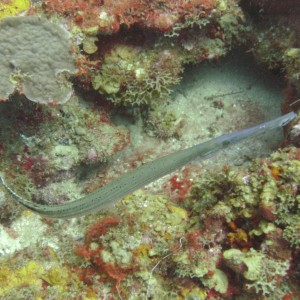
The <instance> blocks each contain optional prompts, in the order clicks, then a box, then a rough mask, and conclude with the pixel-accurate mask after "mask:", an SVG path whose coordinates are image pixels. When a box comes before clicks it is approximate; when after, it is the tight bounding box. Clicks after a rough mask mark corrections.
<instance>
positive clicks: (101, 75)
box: [0, 0, 300, 300]
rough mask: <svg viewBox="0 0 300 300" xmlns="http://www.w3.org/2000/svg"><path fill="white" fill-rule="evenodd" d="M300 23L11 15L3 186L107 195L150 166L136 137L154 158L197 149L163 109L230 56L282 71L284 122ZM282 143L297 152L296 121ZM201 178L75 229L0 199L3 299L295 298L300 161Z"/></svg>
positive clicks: (185, 16) (269, 162) (58, 5)
mask: <svg viewBox="0 0 300 300" xmlns="http://www.w3.org/2000/svg"><path fill="white" fill-rule="evenodd" d="M299 11H300V8H299V4H298V3H297V0H288V1H286V2H282V1H279V0H249V1H246V0H245V1H243V0H242V1H239V0H178V1H173V0H164V1H158V0H154V1H147V0H123V1H115V0H44V1H31V3H30V2H29V1H19V0H7V1H2V3H1V4H0V19H1V20H0V36H1V37H2V38H0V40H1V41H2V42H3V45H2V44H1V49H0V54H1V55H0V67H1V68H0V173H1V175H3V174H2V173H4V175H5V180H6V182H7V183H8V185H9V186H10V187H11V189H12V190H13V191H15V192H16V193H18V194H20V195H21V196H22V197H24V198H26V199H27V198H28V199H30V201H33V202H37V203H42V204H46V205H55V204H61V203H64V202H66V201H72V200H74V199H77V198H80V197H82V196H84V195H86V194H87V193H90V192H93V191H95V190H97V189H99V188H100V187H102V186H103V185H105V184H106V183H108V182H110V181H111V180H113V179H115V178H117V177H118V176H119V174H120V173H122V172H127V171H128V170H132V169H133V168H134V167H135V166H136V165H141V164H143V163H144V161H147V160H150V159H151V158H152V157H153V155H152V154H153V151H152V150H151V151H152V152H151V151H149V150H147V151H148V152H147V153H146V151H145V153H144V149H139V150H138V151H137V150H133V152H132V153H130V149H129V156H130V155H131V156H130V159H128V160H126V161H125V162H124V158H122V154H123V153H122V154H121V155H120V156H117V154H119V152H120V151H121V150H123V149H125V148H126V146H129V145H130V146H131V140H132V141H133V143H134V142H135V141H136V140H137V139H138V138H137V137H135V136H130V134H131V131H130V129H133V130H132V132H136V131H141V132H142V135H143V134H146V133H147V134H149V135H150V136H151V135H152V137H151V138H149V137H147V138H148V139H150V141H151V143H152V148H153V147H155V146H156V145H160V146H161V144H163V145H164V146H163V147H164V148H168V147H169V144H168V142H169V140H170V139H174V140H175V141H177V140H176V139H178V140H180V139H182V137H183V136H184V135H187V133H186V132H183V130H181V129H182V124H183V123H184V120H183V119H182V116H181V117H180V118H179V117H177V116H176V113H175V112H173V111H171V109H168V106H167V104H168V102H169V101H170V99H171V95H172V91H173V88H174V86H176V85H177V84H178V83H179V82H180V80H181V77H182V76H183V71H184V69H185V67H186V66H187V65H191V64H197V63H200V62H205V61H209V62H210V61H217V60H218V59H219V58H220V57H223V56H225V55H226V54H227V53H229V52H230V50H231V49H232V48H234V47H235V46H242V47H244V48H245V49H247V51H248V52H251V53H253V56H254V57H255V59H256V60H257V61H259V62H261V63H263V64H265V65H266V66H267V67H268V68H269V69H271V70H275V71H277V72H279V73H281V74H282V75H283V76H284V77H285V79H286V81H287V84H286V88H285V90H284V97H285V99H284V101H283V103H282V110H283V111H284V112H286V111H291V110H294V111H297V109H298V110H299V109H300V102H299V100H298V99H299V95H300V75H299V68H300V41H299V28H300V23H299V22H300V21H299V13H300V12H299ZM21 15H22V16H21ZM12 16H14V17H12ZM216 103H217V102H216ZM215 105H218V103H217V104H215ZM223 106H224V103H223V101H221V102H220V103H219V108H220V109H221V108H223ZM124 115H125V116H126V122H123V123H122V122H119V123H117V122H115V123H114V121H115V120H118V121H120V119H121V120H123V119H122V118H124ZM111 116H114V118H112V117H111ZM187 117H188V116H187ZM118 118H119V119H118ZM221 120H222V119H221ZM220 122H221V121H220ZM119 124H126V125H128V124H130V125H129V126H128V127H126V126H125V125H119ZM140 124H142V125H140ZM139 126H140V127H139ZM143 126H144V127H145V128H144V127H143ZM129 128H130V129H129ZM199 132H200V131H199ZM285 134H286V135H285V136H286V145H289V144H293V145H294V146H297V147H299V145H300V141H299V136H300V124H299V121H298V123H297V121H296V123H295V124H292V125H291V126H290V128H287V129H286V130H285ZM200 135H201V134H200V133H199V136H200ZM197 138H198V137H197ZM159 139H162V140H163V141H161V140H160V141H159ZM145 140H146V139H145ZM197 142H199V141H197ZM159 143H161V144H159ZM178 147H179V146H178ZM178 147H177V148H176V149H178ZM129 148H130V147H129ZM158 148H159V147H158ZM170 149H171V147H170ZM134 151H135V152H134ZM148 153H149V157H147V154H148ZM122 159H123V160H122ZM193 168H195V169H196V168H198V169H197V171H195V170H194V169H193ZM193 168H192V167H191V168H187V169H186V170H185V171H182V172H179V173H177V174H175V175H171V176H170V178H169V179H168V178H167V179H164V184H161V186H160V187H159V188H157V186H155V187H153V186H151V187H148V188H147V191H145V190H139V191H136V192H135V193H133V194H131V195H129V196H127V197H125V198H124V199H120V201H119V202H118V203H117V205H116V209H115V210H114V212H111V211H110V212H99V213H97V214H91V215H88V216H85V217H82V218H76V219H75V218H74V219H72V220H49V219H44V218H41V217H40V216H38V215H35V214H33V213H32V212H29V211H27V210H24V209H23V208H21V207H20V206H19V205H18V204H17V203H15V202H13V201H12V199H11V198H10V196H9V195H8V193H7V191H6V190H5V189H4V188H3V187H2V186H0V206H1V210H0V298H1V299H84V300H88V299H90V300H96V299H97V300H98V299H129V300H135V299H159V300H161V299H166V300H169V299H176V300H192V299H193V300H194V299H201V300H205V299H212V300H213V299H271V300H272V299H274V300H277V299H284V300H294V299H299V297H300V290H299V272H300V265H299V253H300V221H299V220H300V217H299V213H300V211H299V210H300V150H299V148H296V147H292V146H291V145H289V147H287V148H285V149H283V150H281V151H277V152H274V153H273V154H272V155H271V156H270V157H269V158H264V159H260V160H256V161H254V162H252V163H249V164H248V165H247V166H241V167H234V168H229V167H224V169H222V170H220V171H213V170H212V171H211V173H209V174H202V175H199V173H201V172H202V170H200V171H199V169H200V168H199V167H193ZM202 173H204V172H202ZM187 174H192V175H189V176H188V175H187ZM157 185H158V183H157ZM152 188H153V189H155V190H156V191H157V190H159V192H160V193H158V192H156V193H154V192H153V191H152V190H151V189H152Z"/></svg>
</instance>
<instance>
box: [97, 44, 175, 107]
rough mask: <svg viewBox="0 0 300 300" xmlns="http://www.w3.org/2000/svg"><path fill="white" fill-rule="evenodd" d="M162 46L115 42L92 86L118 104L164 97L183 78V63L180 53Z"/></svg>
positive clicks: (144, 101) (149, 100) (145, 102)
mask: <svg viewBox="0 0 300 300" xmlns="http://www.w3.org/2000/svg"><path fill="white" fill-rule="evenodd" d="M160 50H161V49H160ZM160 50H159V49H155V50H154V49H144V50H141V49H139V48H138V47H133V46H130V45H122V44H120V45H115V46H114V48H113V49H112V50H111V51H110V53H106V55H105V57H104V61H103V64H102V66H101V69H100V72H99V74H97V75H96V76H95V77H94V79H93V87H94V88H95V89H96V90H99V92H100V93H103V94H106V95H108V99H110V100H111V101H112V102H114V103H116V104H123V105H128V106H132V105H142V104H147V105H150V106H151V105H156V104H157V102H159V101H165V100H166V99H168V97H169V94H170V92H171V86H172V85H175V84H176V83H178V82H179V80H180V77H179V74H180V71H181V64H180V59H179V56H178V53H176V52H175V51H168V50H166V51H163V50H162V52H161V51H160Z"/></svg>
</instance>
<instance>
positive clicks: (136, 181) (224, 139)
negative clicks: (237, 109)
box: [0, 112, 297, 218]
mask: <svg viewBox="0 0 300 300" xmlns="http://www.w3.org/2000/svg"><path fill="white" fill-rule="evenodd" d="M295 117H297V115H296V114H295V113H294V112H291V113H288V114H286V115H283V116H281V117H278V118H276V119H273V120H271V121H268V122H265V123H262V124H259V125H256V126H254V127H250V128H247V129H244V130H241V131H236V132H233V133H229V134H225V135H221V136H219V137H217V138H214V139H212V140H209V141H207V142H204V143H201V144H197V145H195V146H192V147H190V148H187V149H184V150H180V151H177V152H174V153H171V154H169V155H166V156H164V157H161V158H158V159H156V160H154V161H152V162H149V163H147V164H144V165H143V166H141V167H139V168H137V169H136V170H134V171H131V172H127V173H125V174H124V175H122V176H120V177H119V178H118V179H116V180H114V181H112V182H110V183H109V184H107V185H106V186H104V187H102V188H100V189H99V190H96V191H94V192H92V193H90V194H88V195H86V196H84V197H82V198H80V199H77V200H74V201H70V202H66V203H63V204H57V205H45V204H37V203H33V202H32V201H28V200H26V199H24V198H22V197H21V196H19V195H18V194H16V193H15V192H14V191H13V190H12V189H11V188H10V187H9V186H8V185H7V184H6V183H5V181H4V179H3V177H0V180H1V182H2V184H3V185H4V186H5V187H6V189H7V190H8V191H9V192H10V193H11V194H12V196H14V198H15V199H16V200H17V201H18V202H19V203H21V204H22V205H24V206H25V207H26V208H28V209H30V210H32V211H34V212H36V213H38V214H41V215H43V216H45V217H49V218H72V217H77V216H81V215H85V214H87V213H91V212H95V211H98V210H100V209H103V208H106V207H107V206H109V205H111V204H113V203H115V202H116V201H117V200H119V199H121V198H122V197H124V196H126V195H128V194H130V193H131V192H133V191H135V190H137V189H139V188H141V187H144V186H145V185H147V184H149V183H150V182H152V181H155V180H157V179H158V178H160V177H162V176H165V175H167V174H169V173H171V172H173V171H175V170H177V169H179V168H181V167H183V166H184V165H186V164H187V163H188V162H190V161H192V160H194V159H196V158H200V159H205V158H206V157H208V156H209V155H210V154H212V153H215V152H217V151H219V150H221V149H224V148H226V147H228V146H230V145H232V144H234V143H237V142H239V141H241V140H244V139H246V138H249V137H252V136H255V135H257V134H259V133H262V132H265V131H268V130H270V129H273V128H277V127H281V126H284V125H286V124H288V123H289V122H290V121H291V120H292V119H294V118H295Z"/></svg>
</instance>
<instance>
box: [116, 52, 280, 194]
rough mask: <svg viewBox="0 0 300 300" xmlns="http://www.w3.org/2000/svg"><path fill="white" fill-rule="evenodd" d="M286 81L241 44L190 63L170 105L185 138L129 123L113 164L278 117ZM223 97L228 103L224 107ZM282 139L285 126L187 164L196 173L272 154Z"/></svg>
mask: <svg viewBox="0 0 300 300" xmlns="http://www.w3.org/2000/svg"><path fill="white" fill-rule="evenodd" d="M283 87H284V82H283V79H282V78H279V77H278V76H275V75H274V74H271V73H270V72H268V71H267V70H266V69H264V68H263V67H262V66H260V65H258V64H256V63H255V62H254V60H253V58H252V57H251V55H250V54H247V53H245V52H244V51H242V50H238V51H233V52H232V53H231V54H230V55H228V56H227V57H226V58H224V59H220V60H219V61H212V62H206V63H201V64H199V65H196V66H191V67H187V68H186V71H185V72H184V73H183V76H182V81H181V84H180V85H179V86H177V87H175V90H174V93H173V94H172V96H171V99H170V101H169V103H168V105H167V106H166V109H170V111H172V112H175V113H176V115H177V116H178V117H179V118H181V119H182V124H183V126H182V128H181V131H182V136H181V137H180V139H175V138H170V139H168V140H166V141H162V140H158V139H155V138H151V137H149V136H147V135H145V134H144V133H143V131H142V124H141V122H140V123H136V124H133V125H128V124H127V126H129V127H130V129H131V141H132V143H131V145H130V146H128V147H127V149H126V150H125V151H124V153H122V154H121V155H120V157H119V158H118V159H117V161H115V162H114V163H113V165H114V167H113V169H114V170H116V169H119V170H120V169H121V168H122V166H123V168H124V169H126V165H127V161H128V160H130V162H131V163H132V162H133V161H134V160H135V159H136V160H137V159H138V158H140V157H143V158H144V161H151V160H153V159H155V157H160V156H163V155H166V154H168V153H171V152H174V151H176V150H179V149H184V148H186V147H190V146H193V145H195V144H197V143H201V142H204V141H206V140H209V139H211V138H214V137H217V136H220V135H222V134H225V133H228V132H232V131H237V130H241V129H244V128H247V127H250V126H253V125H256V124H259V123H261V122H264V121H266V120H270V119H272V118H274V117H277V116H279V115H280V102H281V101H282V99H283V95H282V89H283ZM220 102H222V103H223V104H222V105H223V108H220V106H219V103H220ZM125 123H126V122H125ZM281 139H282V130H281V129H280V128H278V129H277V130H272V131H270V132H268V133H265V134H263V135H259V136H257V137H254V138H251V139H247V140H245V141H243V142H240V143H238V144H236V145H234V146H232V147H230V148H229V149H227V150H225V151H224V150H223V151H221V152H219V153H217V154H215V155H213V156H211V157H210V158H209V159H206V160H204V161H203V160H201V161H200V160H196V161H194V162H192V164H190V166H187V167H185V168H189V167H191V166H192V167H193V168H192V169H193V173H194V172H195V173H194V174H197V173H198V172H197V170H198V171H199V173H203V172H206V171H208V170H214V169H218V168H220V167H223V166H225V165H230V166H239V165H243V164H244V163H247V162H249V161H250V160H252V159H254V158H256V157H264V156H267V155H268V154H270V153H271V152H272V151H274V150H275V149H277V148H278V146H279V145H280V141H281ZM137 154H138V155H137ZM137 165H139V164H138V163H137ZM119 170H118V171H119ZM181 171H182V170H181ZM177 174H180V171H179V173H177ZM173 175H174V174H173ZM170 176H171V175H169V176H165V177H164V178H162V179H160V180H157V181H156V182H155V183H153V184H150V185H149V186H148V188H150V190H152V189H153V188H154V190H155V189H158V190H160V188H161V186H162V184H163V182H165V181H166V180H168V178H169V177H170ZM191 180H193V179H192V178H191Z"/></svg>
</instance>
